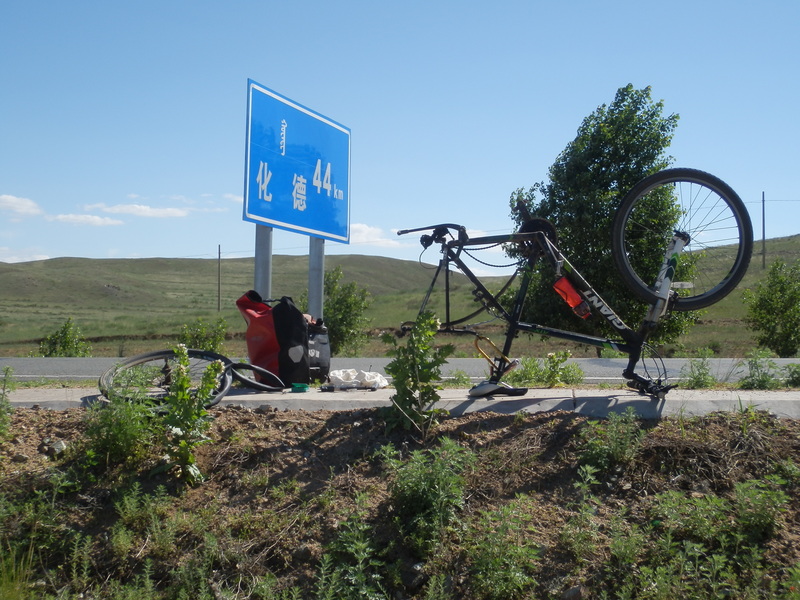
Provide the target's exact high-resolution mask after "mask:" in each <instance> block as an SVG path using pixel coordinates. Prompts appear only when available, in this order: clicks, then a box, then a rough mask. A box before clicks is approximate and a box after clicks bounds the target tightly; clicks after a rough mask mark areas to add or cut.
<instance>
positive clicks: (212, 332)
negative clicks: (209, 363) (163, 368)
mask: <svg viewBox="0 0 800 600" xmlns="http://www.w3.org/2000/svg"><path fill="white" fill-rule="evenodd" d="M227 332H228V323H227V322H226V321H225V319H223V318H222V317H220V318H219V319H217V320H216V322H214V323H213V324H212V323H207V322H205V321H204V320H203V319H200V318H198V319H196V320H195V321H194V322H192V323H189V324H186V325H184V326H183V327H182V328H181V333H180V335H179V336H178V343H179V344H183V345H184V346H186V347H187V348H193V349H195V350H206V351H208V352H216V353H218V354H219V353H221V352H222V346H223V343H224V342H225V335H226V334H227Z"/></svg>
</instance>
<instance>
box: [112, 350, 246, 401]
mask: <svg viewBox="0 0 800 600" xmlns="http://www.w3.org/2000/svg"><path fill="white" fill-rule="evenodd" d="M187 354H188V356H189V368H188V370H187V374H188V376H189V379H190V381H191V383H190V390H196V389H197V387H198V386H199V384H200V381H201V380H202V377H203V374H204V373H205V371H206V368H207V367H208V366H209V365H210V364H211V363H213V362H216V361H219V362H221V363H222V365H223V367H224V370H223V373H222V376H221V377H220V378H219V379H218V383H217V387H216V388H215V389H214V390H213V391H212V393H211V395H210V396H209V398H207V399H206V401H205V406H206V408H208V407H211V406H214V405H215V404H217V403H218V402H219V401H220V400H221V399H222V398H223V397H224V396H225V394H227V393H228V391H229V390H230V388H231V382H232V377H231V373H230V366H231V364H232V363H231V361H230V360H229V359H228V358H226V357H225V356H223V355H221V354H217V353H215V352H208V351H205V350H192V349H190V350H188V351H187ZM176 366H177V357H176V355H175V352H174V351H173V350H158V351H155V352H148V353H145V354H139V355H137V356H132V357H130V358H128V359H125V360H123V361H122V362H120V363H119V364H118V365H116V366H114V367H112V368H111V369H109V370H108V371H106V372H105V373H103V374H102V375H101V376H100V380H99V382H98V387H99V388H100V392H101V393H102V394H103V395H104V396H105V397H106V398H108V399H109V400H127V401H129V402H144V403H146V404H148V405H151V406H153V407H154V408H156V409H159V408H160V407H162V406H163V404H164V402H163V401H164V397H165V396H166V395H167V394H168V393H169V389H170V385H171V384H172V381H173V374H174V372H175V368H176Z"/></svg>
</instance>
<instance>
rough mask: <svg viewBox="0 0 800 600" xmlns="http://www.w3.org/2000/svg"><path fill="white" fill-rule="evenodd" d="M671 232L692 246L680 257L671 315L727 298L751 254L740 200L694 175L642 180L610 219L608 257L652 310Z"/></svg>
mask: <svg viewBox="0 0 800 600" xmlns="http://www.w3.org/2000/svg"><path fill="white" fill-rule="evenodd" d="M674 231H681V232H684V233H688V234H689V236H690V241H689V243H688V244H687V245H686V247H685V248H684V250H683V252H682V253H681V255H680V257H679V259H678V265H677V268H676V275H675V279H674V282H673V287H674V288H677V289H678V297H677V299H676V302H675V303H674V306H673V309H674V310H680V311H689V310H698V309H701V308H705V307H707V306H711V305H712V304H715V303H716V302H719V301H720V300H721V299H722V298H724V297H725V296H727V295H728V294H729V293H730V292H731V291H732V290H733V289H734V288H735V287H736V285H737V284H738V283H739V282H740V281H741V280H742V277H744V274H745V273H746V272H747V267H748V266H749V264H750V257H751V255H752V252H753V226H752V224H751V222H750V216H749V215H748V213H747V209H746V208H745V206H744V203H743V202H742V200H741V198H739V196H738V194H736V192H735V191H733V189H731V187H730V186H729V185H727V184H726V183H725V182H724V181H722V180H721V179H719V178H718V177H715V176H714V175H711V174H709V173H706V172H704V171H698V170H697V169H687V168H675V169H666V170H664V171H659V172H658V173H654V174H653V175H650V176H648V177H645V178H644V179H643V180H641V181H640V182H639V183H637V184H636V185H635V186H634V187H633V189H632V190H631V191H630V192H629V193H628V194H627V195H626V196H625V198H624V199H623V201H622V203H621V204H620V207H619V209H618V210H617V213H616V215H615V217H614V223H613V226H612V238H611V252H612V255H613V258H614V262H615V264H616V266H617V269H618V271H619V273H620V275H621V276H622V279H623V280H624V281H625V283H626V284H627V286H628V287H629V288H630V290H631V291H632V292H633V293H634V294H636V295H637V296H638V297H639V298H640V299H641V300H643V301H645V302H647V303H648V304H653V303H654V302H655V301H656V300H657V299H658V296H657V295H656V293H655V291H654V290H653V287H652V286H653V285H654V283H655V280H656V277H657V275H658V272H659V269H660V267H661V265H662V263H663V260H664V251H665V249H666V247H667V244H668V242H669V240H670V239H671V238H672V235H673V232H674Z"/></svg>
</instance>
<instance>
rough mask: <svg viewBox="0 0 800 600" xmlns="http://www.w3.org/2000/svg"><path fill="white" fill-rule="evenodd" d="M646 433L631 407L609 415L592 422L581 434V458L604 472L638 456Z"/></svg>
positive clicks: (583, 461)
mask: <svg viewBox="0 0 800 600" xmlns="http://www.w3.org/2000/svg"><path fill="white" fill-rule="evenodd" d="M643 435H644V432H643V431H642V430H641V429H640V428H639V424H638V423H637V421H636V411H634V409H633V407H630V406H629V407H628V408H627V409H626V410H625V412H624V413H611V414H609V415H608V419H606V420H605V421H589V422H588V423H587V424H586V426H585V427H584V428H583V430H582V431H581V433H580V438H581V440H582V442H583V446H582V449H581V453H580V460H581V462H582V463H585V464H589V465H593V466H594V467H597V468H598V469H600V470H601V471H606V470H608V469H609V468H611V467H613V466H615V465H617V464H623V463H627V462H629V461H630V460H632V459H633V457H634V456H635V455H636V452H637V451H638V449H639V444H640V443H641V439H642V436H643Z"/></svg>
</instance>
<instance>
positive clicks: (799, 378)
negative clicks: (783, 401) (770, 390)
mask: <svg viewBox="0 0 800 600" xmlns="http://www.w3.org/2000/svg"><path fill="white" fill-rule="evenodd" d="M783 370H784V372H785V373H786V385H787V386H788V387H800V364H798V363H790V364H788V365H786V366H785V367H783Z"/></svg>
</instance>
